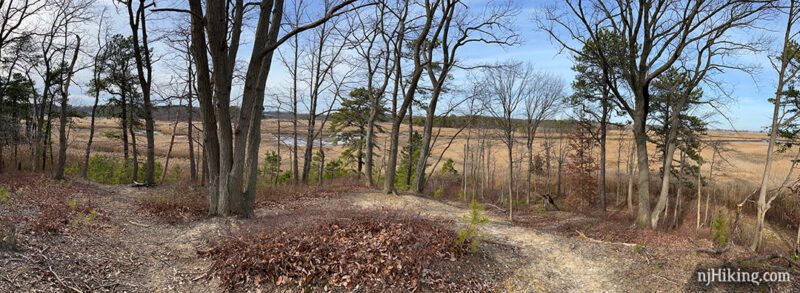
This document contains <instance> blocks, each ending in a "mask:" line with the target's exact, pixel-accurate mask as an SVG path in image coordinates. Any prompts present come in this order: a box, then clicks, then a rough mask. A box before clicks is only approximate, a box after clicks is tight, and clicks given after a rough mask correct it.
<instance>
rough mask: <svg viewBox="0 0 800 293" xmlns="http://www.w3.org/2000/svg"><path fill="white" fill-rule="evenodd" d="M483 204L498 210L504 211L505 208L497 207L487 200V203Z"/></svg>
mask: <svg viewBox="0 0 800 293" xmlns="http://www.w3.org/2000/svg"><path fill="white" fill-rule="evenodd" d="M484 205H485V206H487V207H493V208H495V209H498V210H500V211H501V212H504V213H505V212H506V210H505V209H503V208H501V207H498V206H496V205H493V204H491V203H488V202H487V203H485V204H484Z"/></svg>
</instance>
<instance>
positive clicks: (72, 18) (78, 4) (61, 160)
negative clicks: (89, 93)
mask: <svg viewBox="0 0 800 293" xmlns="http://www.w3.org/2000/svg"><path fill="white" fill-rule="evenodd" d="M92 4H93V1H92V0H65V1H64V2H60V3H58V4H56V5H57V7H56V8H55V9H56V11H57V12H56V14H57V15H61V16H63V20H64V21H63V22H62V26H61V27H59V28H57V30H56V34H55V35H54V36H52V37H53V38H56V37H57V38H62V39H63V43H62V47H61V49H60V52H61V60H60V63H59V74H60V77H59V78H58V79H59V84H58V86H59V89H58V91H59V92H60V94H61V101H60V113H59V126H58V134H59V137H58V165H57V166H56V169H55V171H54V174H53V177H54V178H55V179H58V180H60V179H64V167H65V166H66V162H67V107H68V103H67V101H68V99H69V87H70V85H71V84H72V78H73V76H74V75H75V72H76V71H78V70H80V68H76V67H75V65H76V64H77V62H78V55H79V53H80V50H81V37H80V35H79V34H78V33H79V32H77V29H78V28H77V26H79V25H80V24H82V23H84V22H87V21H89V20H90V19H91V14H90V11H89V9H90V8H91V5H92ZM70 37H72V38H74V41H69V39H70ZM69 50H72V56H71V58H69V59H67V58H68V57H67V56H68V55H67V52H68V51H69Z"/></svg>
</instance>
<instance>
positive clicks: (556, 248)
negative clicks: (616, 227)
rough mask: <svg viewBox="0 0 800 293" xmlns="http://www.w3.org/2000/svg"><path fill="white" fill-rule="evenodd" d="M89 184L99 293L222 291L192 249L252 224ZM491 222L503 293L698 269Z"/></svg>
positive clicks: (427, 208)
mask: <svg viewBox="0 0 800 293" xmlns="http://www.w3.org/2000/svg"><path fill="white" fill-rule="evenodd" d="M92 187H94V188H96V189H97V190H96V191H97V192H96V193H97V194H98V196H96V197H93V198H92V201H93V202H94V203H95V204H96V205H97V207H98V208H99V210H101V211H103V213H104V214H103V218H104V219H105V220H104V221H102V227H100V228H98V229H97V230H96V231H93V232H90V233H92V234H93V237H90V238H87V241H90V243H92V244H91V245H92V248H91V250H90V251H87V252H86V254H85V257H86V259H87V260H89V261H92V260H97V259H100V260H103V261H105V260H109V261H114V262H113V263H118V264H119V265H116V266H115V267H113V269H115V270H117V271H118V274H119V275H116V276H115V277H112V280H114V281H115V283H112V284H109V285H108V287H106V288H105V289H107V290H111V291H129V292H155V291H158V292H220V291H223V289H222V288H221V287H220V284H219V283H218V282H217V281H216V280H211V281H207V280H206V279H205V278H202V277H203V276H204V274H205V273H206V271H207V269H208V267H209V263H208V261H207V260H204V259H202V258H200V257H199V256H198V253H197V252H198V251H204V250H208V249H209V248H210V242H211V241H216V240H219V239H224V238H225V237H226V236H225V235H229V234H231V233H235V232H236V231H237V230H238V229H239V227H241V226H242V224H244V222H245V221H253V220H242V219H236V218H211V219H202V220H196V221H191V222H188V223H182V224H174V225H173V224H167V223H164V222H161V221H159V220H157V219H156V218H155V217H154V216H152V215H149V214H145V213H143V212H141V211H139V207H138V204H137V201H139V200H142V199H144V198H146V197H148V196H152V195H153V194H157V193H159V192H161V191H159V189H147V188H134V187H127V186H102V185H96V184H92ZM301 200H303V203H304V204H305V205H306V206H309V205H313V206H314V209H349V208H360V209H373V210H376V209H396V210H402V211H405V212H409V213H413V214H417V213H418V214H420V215H421V216H424V217H429V218H432V219H435V220H442V221H443V222H447V223H451V224H450V225H451V226H452V228H453V229H454V230H455V229H457V228H458V225H460V224H458V223H461V219H463V218H464V217H465V215H466V214H467V213H468V212H469V210H468V209H466V208H462V207H457V206H453V205H450V204H447V203H444V202H441V201H436V200H431V199H425V198H420V197H416V196H393V195H383V194H378V193H357V194H351V195H347V196H342V197H334V198H324V199H323V198H317V199H313V200H308V199H301ZM291 213H294V211H293V210H291V209H288V210H287V209H283V208H280V207H275V208H265V209H259V210H257V211H256V218H257V219H255V220H257V221H265V224H267V225H268V223H269V221H270V220H271V217H274V216H275V215H276V214H291ZM489 216H490V222H489V223H488V224H486V225H484V226H482V227H481V228H480V233H481V234H482V235H483V236H485V240H486V241H489V242H493V243H496V244H498V245H493V247H500V246H502V247H505V248H503V249H496V248H483V249H485V251H487V252H488V253H489V254H491V256H492V258H493V259H494V260H493V262H492V263H493V264H494V265H499V266H501V268H500V270H503V271H504V272H508V273H507V274H505V275H507V276H508V277H507V279H505V280H501V281H500V284H501V286H503V288H502V290H503V291H513V292H626V291H632V290H635V291H647V292H655V291H661V292H664V291H666V292H675V291H681V290H686V287H684V284H685V283H686V282H687V280H690V279H691V274H692V272H693V268H694V266H696V265H697V263H696V261H695V260H694V259H692V260H691V261H684V258H683V256H682V255H670V257H669V262H667V261H664V260H659V258H658V257H654V256H652V255H649V254H648V251H649V250H650V248H646V249H644V248H641V249H640V248H636V249H635V248H633V247H631V246H628V245H621V244H612V243H599V242H598V241H592V240H587V239H580V238H577V237H564V236H559V235H554V234H551V233H547V232H541V231H537V230H534V229H530V228H524V227H519V226H515V225H511V224H510V223H508V222H507V221H506V220H505V219H504V218H503V217H502V215H493V214H491V213H490V215H489ZM452 223H456V224H452ZM300 225H302V224H300ZM69 241H72V240H69ZM686 255H688V253H686ZM662 259H663V258H662ZM0 260H2V258H0ZM0 263H2V262H0ZM54 269H55V270H58V269H59V268H57V267H56V268H54ZM0 275H2V274H0ZM62 276H63V275H62ZM37 282H38V281H37ZM12 283H14V282H13V281H12ZM2 284H3V282H1V281H0V291H3V290H2V288H3V286H2ZM75 284H78V282H77V281H76V282H75ZM53 285H54V286H55V287H56V288H63V287H64V286H59V285H58V284H53ZM84 288H90V287H84ZM89 291H95V290H89Z"/></svg>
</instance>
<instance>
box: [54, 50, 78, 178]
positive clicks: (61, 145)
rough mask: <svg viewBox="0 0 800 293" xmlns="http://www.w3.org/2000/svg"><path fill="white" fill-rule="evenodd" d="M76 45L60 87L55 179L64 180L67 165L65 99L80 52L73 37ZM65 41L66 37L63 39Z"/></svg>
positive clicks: (67, 95)
mask: <svg viewBox="0 0 800 293" xmlns="http://www.w3.org/2000/svg"><path fill="white" fill-rule="evenodd" d="M75 37H76V39H77V41H78V43H77V45H76V46H75V51H74V52H73V54H72V61H71V62H70V63H69V67H68V68H67V77H66V80H64V83H63V84H62V85H61V115H59V117H58V122H59V125H58V166H56V171H55V176H54V177H55V179H56V180H61V179H64V167H66V164H67V106H68V105H67V99H68V97H69V86H70V84H72V76H73V75H74V74H75V63H76V62H77V61H78V52H79V51H80V50H81V37H80V36H77V35H76V36H75ZM64 38H65V39H66V36H65V37H64Z"/></svg>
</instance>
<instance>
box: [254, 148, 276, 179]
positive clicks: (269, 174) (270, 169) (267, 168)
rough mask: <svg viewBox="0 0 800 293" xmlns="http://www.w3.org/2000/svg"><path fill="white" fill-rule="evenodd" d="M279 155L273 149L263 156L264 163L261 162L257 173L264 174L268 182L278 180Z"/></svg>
mask: <svg viewBox="0 0 800 293" xmlns="http://www.w3.org/2000/svg"><path fill="white" fill-rule="evenodd" d="M280 172H281V157H280V156H278V153H276V152H275V151H269V152H267V154H266V155H265V156H264V163H263V164H262V167H261V169H260V170H259V173H261V176H264V177H265V179H266V181H267V182H268V183H272V182H276V181H280V178H279V175H281V173H280Z"/></svg>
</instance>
